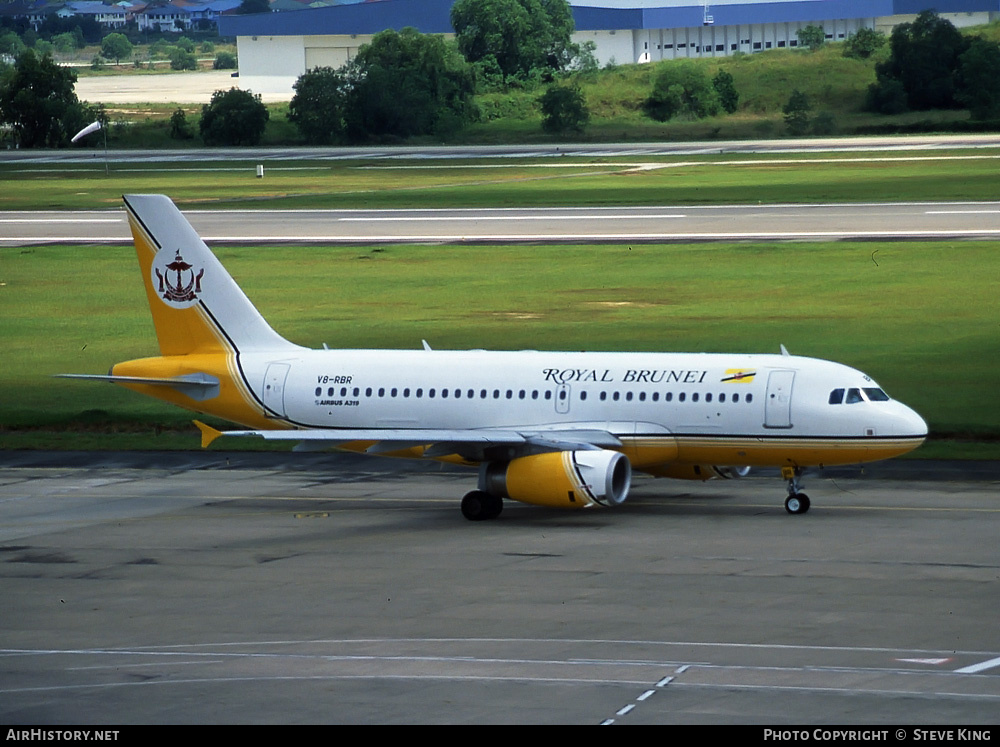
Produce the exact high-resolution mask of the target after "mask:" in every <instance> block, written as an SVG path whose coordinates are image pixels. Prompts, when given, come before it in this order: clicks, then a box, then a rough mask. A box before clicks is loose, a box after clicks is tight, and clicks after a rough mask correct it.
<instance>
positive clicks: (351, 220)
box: [338, 211, 1000, 223]
mask: <svg viewBox="0 0 1000 747" xmlns="http://www.w3.org/2000/svg"><path fill="white" fill-rule="evenodd" d="M998 212H1000V211H998ZM588 217H590V218H594V219H596V218H598V217H599V218H600V219H601V220H644V219H652V218H687V216H686V215H681V214H673V213H670V214H662V215H652V214H646V213H642V214H637V215H628V214H625V215H602V216H597V215H594V216H586V215H481V216H477V217H476V218H475V220H476V222H479V221H484V220H586V219H587V218H588ZM338 220H339V221H340V222H341V223H416V222H418V221H461V220H469V218H468V216H464V215H442V216H434V215H428V216H426V217H418V216H409V217H406V216H404V217H401V218H395V217H386V218H363V217H362V218H338Z"/></svg>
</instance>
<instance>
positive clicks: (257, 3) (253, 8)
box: [236, 0, 271, 13]
mask: <svg viewBox="0 0 1000 747" xmlns="http://www.w3.org/2000/svg"><path fill="white" fill-rule="evenodd" d="M270 10H271V3H270V2H268V0H243V2H242V3H240V7H239V8H237V10H236V12H237V13H268V12H270Z"/></svg>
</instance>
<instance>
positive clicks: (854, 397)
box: [844, 389, 864, 405]
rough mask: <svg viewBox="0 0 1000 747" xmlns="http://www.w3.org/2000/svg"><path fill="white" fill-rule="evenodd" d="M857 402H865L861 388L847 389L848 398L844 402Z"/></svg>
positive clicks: (850, 403)
mask: <svg viewBox="0 0 1000 747" xmlns="http://www.w3.org/2000/svg"><path fill="white" fill-rule="evenodd" d="M857 402H864V400H863V399H862V398H861V390H860V389H848V390H847V399H846V400H845V401H844V404H848V405H853V404H855V403H857Z"/></svg>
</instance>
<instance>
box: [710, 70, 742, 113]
mask: <svg viewBox="0 0 1000 747" xmlns="http://www.w3.org/2000/svg"><path fill="white" fill-rule="evenodd" d="M712 87H713V88H714V89H715V92H716V93H718V94H719V104H720V105H721V106H722V108H723V109H724V110H725V111H726V112H727V113H728V114H733V113H735V112H736V109H737V108H739V105H740V95H739V93H737V92H736V86H735V85H734V84H733V76H732V75H730V74H729V73H727V72H726V71H725V70H720V71H719V74H718V75H716V76H715V77H714V78H712Z"/></svg>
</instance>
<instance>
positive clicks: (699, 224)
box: [0, 202, 1000, 246]
mask: <svg viewBox="0 0 1000 747" xmlns="http://www.w3.org/2000/svg"><path fill="white" fill-rule="evenodd" d="M184 214H185V215H186V216H187V218H188V219H189V220H190V221H191V224H192V225H193V226H194V227H195V229H196V230H197V231H198V232H199V234H200V235H201V236H202V237H203V238H204V239H205V240H206V241H207V242H208V243H209V244H210V245H213V244H214V245H219V244H226V243H235V244H244V245H245V244H264V243H300V244H329V245H336V244H369V245H370V244H387V243H390V244H391V243H435V244H491V243H505V244H506V243H529V244H530V243H545V244H553V243H666V242H689V241H695V242H697V241H785V240H789V241H790V240H795V241H803V240H805V241H809V240H814V241H820V240H822V241H840V240H880V241H891V240H917V239H926V240H944V239H996V238H998V237H1000V202H965V203H962V202H947V203H858V204H819V205H711V206H691V205H685V206H656V207H633V208H569V207H566V208H509V209H465V210H463V209H441V210H185V211H184ZM51 242H59V243H130V242H131V236H130V234H129V231H128V227H127V224H126V220H125V214H124V212H123V211H121V210H114V211H107V210H105V211H101V210H83V211H29V212H17V211H9V212H6V213H4V214H3V217H2V218H0V246H8V245H13V246H24V245H30V244H43V243H51Z"/></svg>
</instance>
